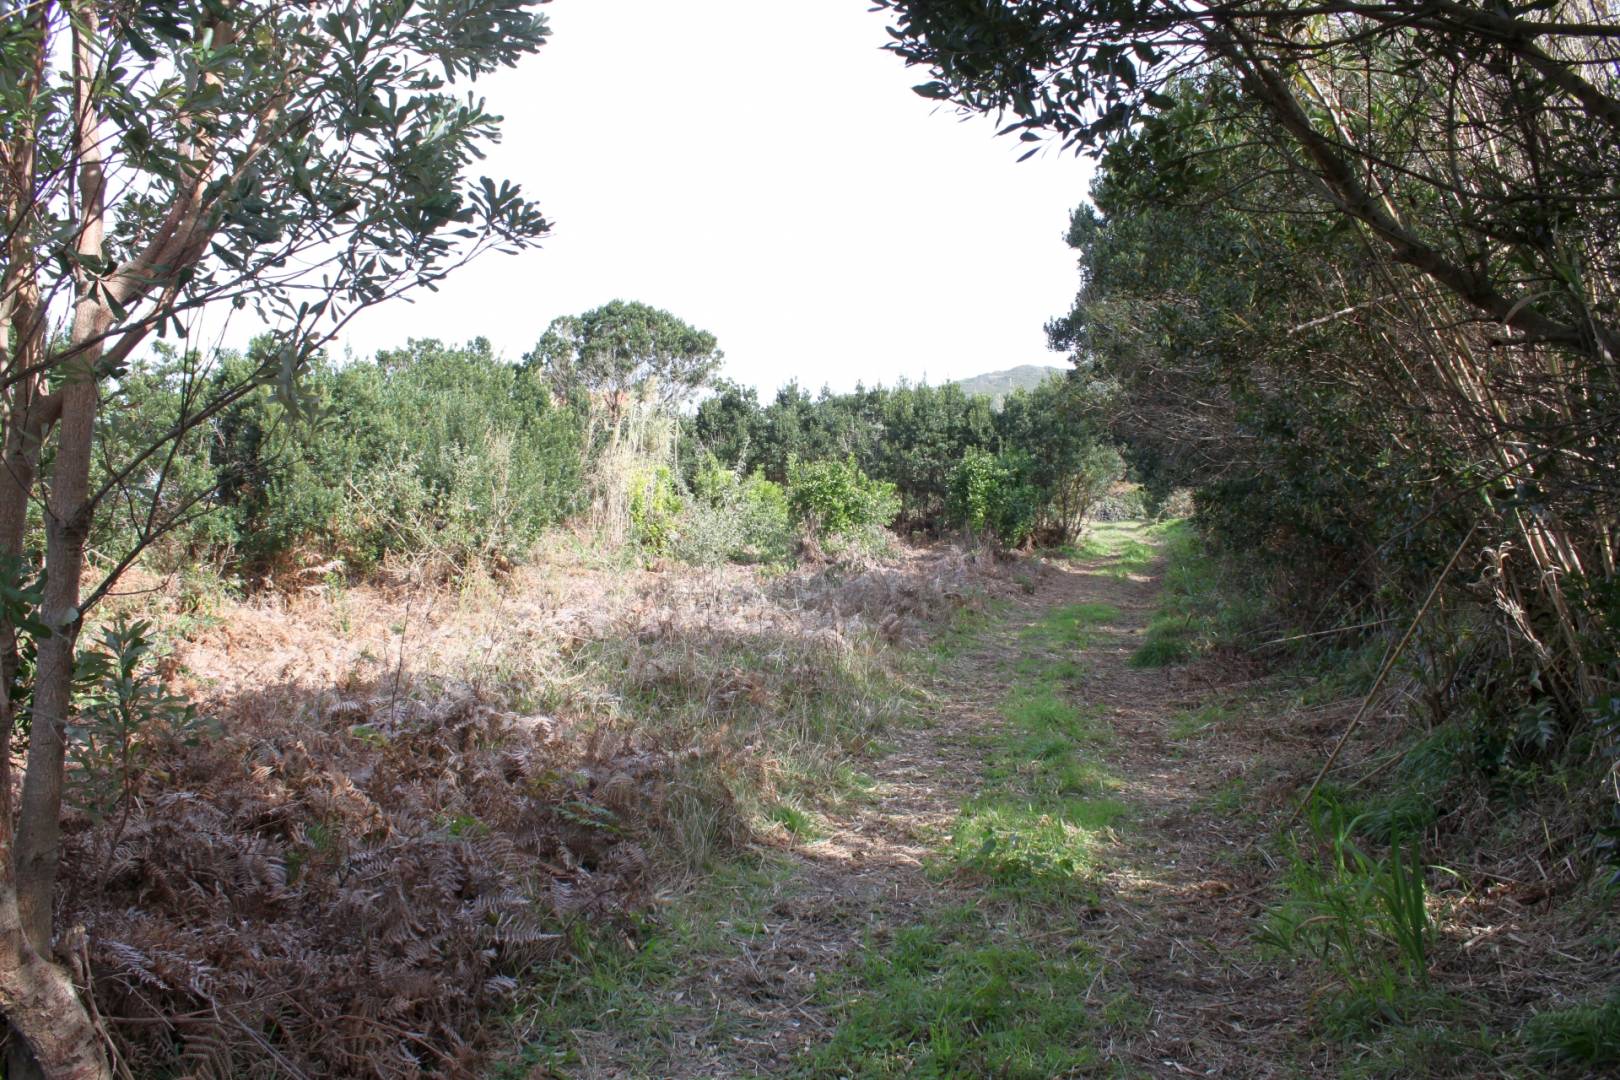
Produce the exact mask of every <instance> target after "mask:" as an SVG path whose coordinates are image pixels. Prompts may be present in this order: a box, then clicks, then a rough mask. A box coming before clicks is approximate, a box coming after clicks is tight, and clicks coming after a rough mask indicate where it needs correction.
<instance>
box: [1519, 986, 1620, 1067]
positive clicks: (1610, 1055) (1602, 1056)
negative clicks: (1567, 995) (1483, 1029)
mask: <svg viewBox="0 0 1620 1080" xmlns="http://www.w3.org/2000/svg"><path fill="white" fill-rule="evenodd" d="M1522 1035H1523V1039H1524V1042H1525V1045H1526V1046H1527V1048H1528V1049H1529V1050H1530V1052H1531V1054H1532V1055H1533V1056H1534V1057H1535V1058H1536V1059H1537V1060H1539V1061H1540V1062H1542V1063H1543V1064H1547V1065H1564V1066H1569V1065H1575V1066H1581V1067H1583V1068H1590V1069H1597V1068H1614V1067H1616V1066H1620V995H1613V996H1610V997H1609V998H1607V999H1605V1000H1603V1001H1595V1002H1587V1003H1584V1004H1580V1005H1575V1006H1572V1007H1570V1008H1567V1009H1551V1010H1548V1011H1546V1012H1539V1013H1536V1014H1535V1015H1534V1016H1532V1017H1531V1018H1530V1019H1529V1020H1528V1021H1526V1022H1525V1025H1524V1030H1523V1033H1522Z"/></svg>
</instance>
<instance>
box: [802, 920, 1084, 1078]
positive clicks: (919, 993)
mask: <svg viewBox="0 0 1620 1080" xmlns="http://www.w3.org/2000/svg"><path fill="white" fill-rule="evenodd" d="M986 915H987V913H985V912H982V911H980V910H979V909H977V908H975V907H973V906H963V907H958V908H951V909H946V910H943V911H938V912H935V913H934V915H933V917H932V919H931V920H930V921H929V922H928V923H926V924H924V925H920V926H911V927H907V928H905V929H903V930H901V931H899V932H898V933H896V934H895V935H894V937H893V939H892V940H891V941H889V942H888V943H887V944H886V945H884V946H883V947H880V948H871V949H869V950H868V951H867V953H866V954H865V955H864V957H863V958H862V960H861V961H860V963H859V964H858V965H857V966H856V967H855V968H854V969H853V970H852V971H851V972H850V973H849V974H848V975H847V977H846V978H845V979H843V980H839V981H837V982H836V983H835V984H834V985H833V986H832V987H831V988H830V989H829V991H828V995H827V996H828V998H829V1003H830V1004H831V1005H832V1006H833V1008H834V1011H835V1014H836V1015H838V1018H839V1021H840V1023H839V1026H838V1029H837V1031H836V1032H835V1033H834V1035H833V1036H832V1038H831V1039H830V1040H829V1041H828V1042H827V1043H825V1044H823V1045H822V1046H820V1047H818V1048H817V1049H816V1050H815V1051H814V1052H812V1053H811V1054H810V1055H809V1056H808V1057H807V1058H806V1059H805V1060H804V1061H803V1062H802V1064H801V1066H800V1069H799V1070H798V1071H797V1073H796V1075H797V1076H800V1077H803V1078H806V1080H820V1078H826V1080H833V1078H838V1080H843V1078H851V1080H853V1078H862V1080H868V1078H871V1080H875V1078H881V1077H931V1078H939V1080H943V1078H961V1080H969V1078H978V1077H1001V1078H1006V1080H1049V1078H1050V1077H1054V1076H1064V1075H1071V1074H1074V1073H1076V1072H1078V1071H1081V1070H1085V1069H1090V1068H1092V1067H1094V1066H1096V1065H1097V1064H1098V1063H1099V1061H1100V1057H1099V1054H1098V1051H1097V1049H1096V1041H1097V1040H1096V1039H1095V1037H1094V1031H1095V1026H1096V1020H1095V1018H1094V1015H1093V1014H1094V1008H1093V1006H1092V1005H1091V1004H1089V1003H1088V1000H1087V996H1088V990H1089V989H1090V988H1091V986H1092V984H1093V983H1094V982H1095V979H1096V975H1097V968H1096V961H1095V959H1094V957H1093V955H1092V953H1091V950H1090V949H1089V948H1088V947H1086V946H1085V945H1084V944H1082V943H1080V942H1079V941H1078V940H1077V939H1075V938H1069V937H1058V938H1056V939H1054V938H1052V937H1051V936H1048V937H1047V939H1046V940H1043V941H1041V942H1040V943H1039V944H1036V943H1035V942H1033V941H1030V940H1023V941H1020V940H1015V939H1013V938H1012V937H1011V936H1010V935H1008V934H1007V933H1006V932H1005V929H1006V928H1005V927H1003V926H1001V925H998V920H997V919H996V917H995V916H994V915H992V916H991V917H990V918H986Z"/></svg>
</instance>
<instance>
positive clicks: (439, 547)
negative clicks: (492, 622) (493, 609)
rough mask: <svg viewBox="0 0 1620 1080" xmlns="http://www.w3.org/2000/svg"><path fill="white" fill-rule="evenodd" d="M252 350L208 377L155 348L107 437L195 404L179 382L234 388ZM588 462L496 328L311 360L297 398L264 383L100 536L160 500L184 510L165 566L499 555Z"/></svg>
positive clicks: (557, 501) (506, 557) (538, 523)
mask: <svg viewBox="0 0 1620 1080" xmlns="http://www.w3.org/2000/svg"><path fill="white" fill-rule="evenodd" d="M260 347H262V346H258V345H256V346H255V350H257V349H258V348H260ZM255 350H250V352H249V355H247V356H238V355H234V354H225V355H222V356H220V357H218V358H217V359H216V360H215V361H214V362H213V363H212V365H211V366H210V367H208V368H207V372H208V381H207V382H205V383H204V384H202V385H201V386H199V385H198V382H199V380H198V379H197V378H196V377H195V371H196V370H197V369H198V368H199V367H201V366H202V365H201V362H200V361H199V359H198V358H197V357H196V356H195V355H192V356H181V355H179V354H177V353H173V352H169V353H160V354H159V355H158V358H157V359H156V360H155V361H154V362H153V363H152V364H151V365H149V366H145V367H142V368H140V369H137V371H136V372H134V373H133V374H132V376H131V378H129V379H126V380H124V381H123V382H122V383H121V384H120V386H119V390H118V394H117V395H116V397H115V402H116V404H117V408H116V409H115V410H110V411H109V412H108V413H107V414H106V416H105V417H104V421H103V422H104V424H105V425H106V427H107V429H108V432H107V436H106V438H105V439H104V440H103V445H104V446H105V447H107V448H109V450H108V452H109V453H113V452H115V451H116V450H117V449H118V448H120V447H122V446H124V445H125V444H130V445H134V444H137V443H139V441H140V439H141V438H142V437H143V435H142V434H141V433H142V432H144V431H145V430H147V429H149V428H155V427H160V426H161V425H162V424H164V423H166V422H167V421H168V418H169V417H171V416H172V415H174V414H175V413H176V412H178V411H180V410H182V409H184V408H187V407H189V406H188V405H187V404H186V403H185V402H184V401H183V400H182V397H183V396H184V395H186V394H192V395H195V396H201V397H203V398H204V399H206V395H207V394H208V393H210V392H211V391H213V389H214V388H216V387H221V386H227V385H230V384H231V383H232V382H233V380H234V379H235V378H236V377H237V375H238V374H239V369H242V368H245V367H251V366H252V365H254V364H256V363H257V362H258V358H257V356H256V355H255ZM183 373H190V374H188V375H186V377H182V374H183ZM580 462H581V459H580V452H579V425H578V420H577V417H576V416H575V414H574V413H573V412H572V411H570V410H568V409H566V408H560V407H558V406H556V405H554V404H552V401H551V395H550V393H549V392H548V391H547V389H546V388H545V387H544V386H543V385H541V384H540V383H539V381H538V380H537V379H536V378H535V377H534V376H532V375H530V374H528V373H525V372H523V371H521V370H520V369H519V368H517V367H516V366H514V365H512V364H509V363H506V362H504V361H501V360H499V359H497V358H496V357H494V356H493V355H492V354H491V352H490V348H489V344H488V342H486V341H484V340H483V339H476V340H474V341H472V342H470V343H469V344H467V345H466V346H463V347H459V348H457V347H450V346H446V345H444V344H442V343H440V342H437V341H411V342H410V343H408V344H407V345H406V346H405V347H403V348H400V349H393V350H385V351H383V352H381V353H379V354H378V355H377V356H376V358H375V359H374V360H371V361H358V362H353V363H349V364H346V365H342V366H338V365H336V364H333V363H331V362H330V361H328V360H326V359H325V358H324V357H317V358H316V359H315V360H314V361H313V362H312V365H311V368H310V371H309V373H308V374H307V376H305V378H304V380H303V387H302V403H301V406H300V408H299V409H298V411H297V412H293V411H291V410H289V408H288V406H287V405H286V404H285V403H284V402H283V401H282V400H280V399H279V398H278V396H277V395H275V394H274V393H272V392H271V390H270V389H269V388H261V389H260V390H258V391H256V392H255V393H253V394H251V395H249V396H247V397H246V398H243V399H242V400H240V401H237V402H235V403H234V404H231V405H230V406H229V407H227V408H225V409H223V410H222V411H221V412H220V413H219V415H218V416H217V417H216V418H215V419H214V421H213V422H212V423H211V424H210V425H209V426H208V427H206V428H204V429H201V430H200V431H199V432H197V433H196V434H195V435H193V436H192V437H191V439H189V440H188V441H187V442H185V443H183V444H181V446H180V448H179V451H178V452H177V453H176V455H175V461H174V462H173V463H172V464H171V466H170V468H169V469H168V470H167V475H168V477H169V480H168V483H167V484H166V486H165V487H163V488H162V489H158V488H153V489H151V490H146V491H141V492H133V491H132V492H131V493H130V495H129V498H128V500H127V506H128V514H127V515H123V516H120V517H114V518H109V519H108V520H107V521H106V523H105V524H104V525H103V527H102V531H101V534H100V535H101V536H103V537H105V540H106V544H105V546H106V547H107V548H109V549H110V550H116V549H117V548H118V547H119V545H120V543H121V542H123V540H122V537H123V535H124V534H126V533H132V532H133V531H134V530H135V529H136V528H137V527H138V525H139V519H140V517H141V514H142V513H144V512H145V510H146V508H147V507H149V506H150V505H151V504H152V502H153V501H154V500H157V499H163V500H166V501H167V502H168V503H171V504H174V506H179V505H182V504H183V505H185V506H187V507H188V508H189V513H190V519H189V520H188V521H187V524H186V527H184V528H182V529H179V530H177V531H176V532H175V533H174V534H173V535H172V536H171V537H170V538H169V540H168V542H167V543H166V545H164V546H163V547H161V548H160V549H159V551H158V552H157V553H156V555H157V559H158V561H159V562H160V564H161V563H167V564H170V565H179V564H182V563H184V562H186V561H188V560H195V559H197V558H205V557H206V558H212V559H214V560H216V561H219V562H223V563H227V564H232V565H235V566H237V567H239V568H241V569H243V570H245V571H247V572H249V573H256V572H263V571H273V570H275V569H277V568H279V567H281V566H282V565H284V564H285V563H287V562H288V561H289V560H294V559H296V558H302V559H305V560H306V561H307V560H310V559H314V560H316V561H319V560H322V559H330V558H338V559H341V560H343V562H344V563H345V565H346V567H347V568H348V569H350V570H353V571H359V572H363V571H365V570H367V569H369V568H371V567H374V566H376V565H377V564H378V563H380V562H381V561H382V560H383V559H384V558H386V557H388V556H390V555H394V556H406V557H416V556H428V557H433V558H437V559H441V560H443V561H444V562H445V563H446V564H447V565H452V566H456V567H461V566H466V565H469V564H477V563H485V564H494V565H504V564H506V563H509V562H512V561H514V560H516V559H518V558H520V557H521V556H522V555H523V553H524V552H525V551H526V549H527V548H528V547H529V546H530V545H531V544H532V543H533V541H534V540H535V539H536V538H537V537H538V535H539V533H540V531H541V530H543V529H544V528H546V527H547V526H549V525H552V524H555V523H557V522H558V521H561V520H562V519H563V517H564V516H565V515H566V514H568V513H569V512H570V511H571V510H573V509H574V507H575V506H576V500H577V496H578V491H579V485H580ZM210 509H214V510H219V511H221V512H219V513H216V514H207V513H205V511H207V510H210Z"/></svg>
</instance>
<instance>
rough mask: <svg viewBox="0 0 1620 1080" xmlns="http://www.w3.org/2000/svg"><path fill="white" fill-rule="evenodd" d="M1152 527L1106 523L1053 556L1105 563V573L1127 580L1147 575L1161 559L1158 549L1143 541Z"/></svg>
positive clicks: (1124, 522) (1097, 525)
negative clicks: (1155, 561) (1155, 562)
mask: <svg viewBox="0 0 1620 1080" xmlns="http://www.w3.org/2000/svg"><path fill="white" fill-rule="evenodd" d="M1152 531H1153V527H1151V526H1144V525H1142V524H1141V523H1139V522H1132V521H1105V522H1099V523H1098V524H1096V525H1093V526H1092V527H1091V529H1090V530H1089V531H1088V532H1087V533H1086V535H1084V536H1082V537H1080V538H1079V539H1078V540H1075V541H1072V542H1070V543H1067V544H1064V545H1063V546H1062V547H1060V548H1057V549H1055V550H1054V551H1053V552H1052V554H1053V555H1056V556H1058V557H1059V558H1064V559H1071V560H1074V561H1076V562H1103V563H1104V564H1105V565H1104V566H1102V567H1101V569H1102V571H1103V572H1104V573H1106V574H1108V575H1109V576H1110V577H1116V578H1124V577H1132V576H1136V575H1141V574H1145V573H1147V572H1148V570H1149V569H1150V568H1151V567H1152V566H1153V561H1154V560H1155V559H1157V558H1158V557H1159V551H1158V549H1157V548H1156V547H1155V546H1154V545H1153V544H1151V543H1149V542H1148V541H1147V540H1145V539H1144V537H1147V536H1151V535H1152Z"/></svg>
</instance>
